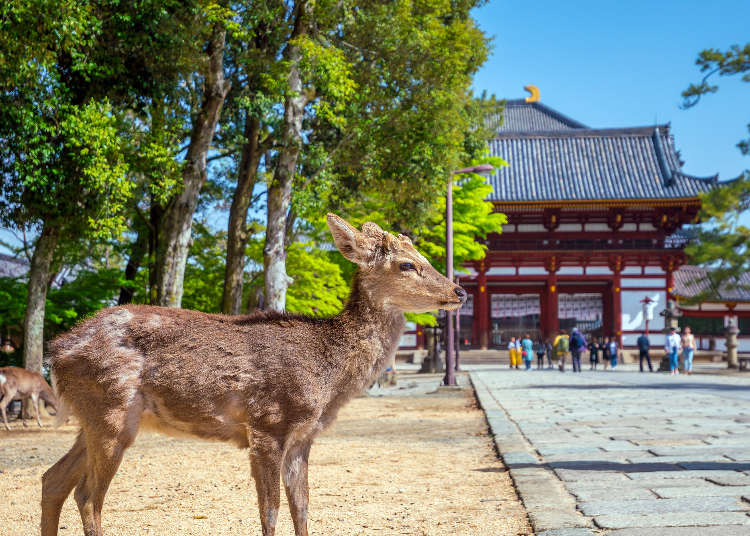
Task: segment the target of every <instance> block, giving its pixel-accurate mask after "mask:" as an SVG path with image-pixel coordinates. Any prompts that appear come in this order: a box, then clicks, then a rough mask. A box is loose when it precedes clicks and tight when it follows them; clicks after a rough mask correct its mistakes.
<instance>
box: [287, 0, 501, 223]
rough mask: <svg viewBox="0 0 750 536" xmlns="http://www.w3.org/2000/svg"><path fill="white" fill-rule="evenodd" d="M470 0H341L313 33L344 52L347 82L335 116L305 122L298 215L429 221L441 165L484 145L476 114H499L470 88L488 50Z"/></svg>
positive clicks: (442, 176) (446, 168) (449, 165)
mask: <svg viewBox="0 0 750 536" xmlns="http://www.w3.org/2000/svg"><path fill="white" fill-rule="evenodd" d="M331 3H332V2H331ZM479 3H480V2H474V1H467V2H445V1H442V0H425V1H420V2H369V3H357V2H351V3H348V4H347V3H344V7H341V10H340V12H339V14H338V16H337V17H336V20H337V21H338V23H337V24H336V25H332V26H331V28H330V29H329V30H327V31H325V30H322V31H321V32H320V34H319V35H318V36H317V39H318V40H320V41H323V42H324V43H326V44H330V45H334V46H336V47H337V49H338V50H339V51H340V53H339V54H344V55H345V57H346V60H347V61H348V63H349V68H348V71H349V72H350V73H351V82H352V84H353V87H354V88H356V89H355V91H354V92H353V93H351V94H349V93H347V95H346V99H345V101H344V102H343V107H339V108H338V111H337V120H338V121H337V122H331V121H330V120H329V118H328V117H327V116H324V115H319V116H314V117H311V118H310V119H309V124H310V129H311V133H310V136H309V140H310V143H309V144H308V146H307V147H306V150H305V153H304V155H303V172H302V175H303V177H304V180H305V182H306V185H307V187H309V188H310V189H311V192H310V193H309V194H308V195H307V197H306V199H304V200H302V199H295V203H297V201H300V203H299V204H298V205H296V206H299V207H300V213H301V214H303V215H304V217H306V218H313V219H314V218H316V217H317V215H318V214H320V212H321V208H325V209H326V210H332V211H334V212H337V213H339V214H343V215H345V216H347V217H351V218H352V219H354V220H360V219H362V218H363V217H364V215H366V214H368V213H372V212H375V211H377V212H378V213H380V214H382V216H383V219H384V220H385V221H387V222H388V223H389V224H390V225H393V226H394V227H395V228H396V229H399V230H403V231H407V230H410V229H414V228H416V227H418V226H421V225H424V223H425V222H426V221H428V220H429V219H430V217H431V216H432V214H433V211H434V209H435V204H434V200H435V199H436V198H437V197H439V196H441V195H442V191H443V190H444V184H445V181H446V179H447V177H448V175H449V174H450V171H451V170H453V169H456V168H457V167H459V163H461V162H467V161H471V160H473V159H475V158H478V157H479V156H481V154H482V153H483V152H484V150H485V148H486V140H487V138H488V135H487V134H488V131H487V130H486V129H485V128H484V127H485V125H484V119H485V115H486V114H487V113H488V112H489V111H490V108H492V110H493V111H495V112H497V111H499V103H497V101H495V100H494V99H484V100H482V99H475V98H474V97H473V96H472V94H471V92H470V86H471V80H472V75H473V74H474V73H475V72H476V70H477V69H478V68H479V67H480V66H481V64H482V63H483V62H484V60H485V59H486V57H487V54H488V50H489V42H488V39H487V38H486V37H485V36H484V34H483V33H482V32H481V31H480V30H479V29H478V28H477V27H476V26H475V24H474V21H473V20H472V18H471V17H470V15H469V10H470V9H471V8H472V7H474V6H476V5H477V4H479ZM338 4H339V5H340V4H342V3H338ZM354 6H356V7H354ZM337 57H338V56H337Z"/></svg>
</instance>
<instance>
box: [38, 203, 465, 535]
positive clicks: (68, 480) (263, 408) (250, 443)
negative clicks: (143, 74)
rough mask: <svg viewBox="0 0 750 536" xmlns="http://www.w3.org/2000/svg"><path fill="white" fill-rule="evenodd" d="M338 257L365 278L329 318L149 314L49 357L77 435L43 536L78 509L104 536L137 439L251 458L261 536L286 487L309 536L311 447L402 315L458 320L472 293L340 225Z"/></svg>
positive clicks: (378, 358)
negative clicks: (213, 447)
mask: <svg viewBox="0 0 750 536" xmlns="http://www.w3.org/2000/svg"><path fill="white" fill-rule="evenodd" d="M328 225H329V227H330V230H331V233H332V234H333V239H334V242H335V244H336V246H337V247H338V249H339V251H341V253H342V254H343V255H344V257H346V258H347V259H349V260H350V261H352V262H354V263H356V264H358V265H359V268H358V270H357V273H356V275H355V276H354V283H353V288H352V293H351V296H350V298H349V300H348V302H347V304H346V306H345V308H344V310H343V311H342V312H341V313H340V314H338V315H336V316H334V317H332V318H311V317H306V316H297V315H289V314H280V313H256V314H253V315H250V316H223V315H214V314H206V313H200V312H196V311H187V310H179V309H165V308H160V307H150V306H123V307H114V308H111V309H107V310H104V311H102V312H100V313H99V314H97V315H96V316H94V317H92V318H90V319H88V320H85V321H84V322H82V323H81V324H79V325H78V326H76V327H75V328H74V329H73V330H72V331H70V332H69V333H67V334H64V335H61V336H60V337H58V338H57V339H56V340H55V341H54V342H53V344H52V358H51V361H52V371H53V378H54V379H53V384H54V386H55V390H56V392H57V393H58V396H59V398H60V399H61V400H62V402H63V411H61V412H60V413H64V409H65V408H69V409H70V411H72V413H73V414H75V416H76V417H78V420H79V422H80V424H81V431H80V433H79V435H78V438H77V439H76V442H75V444H74V445H73V448H71V449H70V452H68V453H67V454H66V455H65V456H63V458H62V459H61V460H60V461H58V462H57V463H56V464H55V465H54V466H52V468H50V469H49V470H48V471H47V472H46V473H45V474H44V477H43V478H42V535H43V536H54V535H56V534H57V528H58V523H59V516H60V509H61V507H62V505H63V502H64V501H65V499H66V497H67V496H68V494H69V493H70V492H71V490H72V489H73V488H75V493H74V497H75V500H76V503H77V504H78V509H79V510H80V513H81V518H82V520H83V527H84V532H85V534H86V535H87V536H101V534H102V528H101V511H102V504H103V502H104V495H105V493H106V492H107V487H108V486H109V483H110V481H111V479H112V477H113V476H114V474H115V472H116V471H117V468H118V466H119V464H120V461H121V460H122V456H123V453H124V452H125V449H127V448H128V447H129V446H130V445H131V444H132V443H133V440H134V439H135V437H136V434H137V433H138V429H139V428H141V427H150V428H155V429H157V430H160V431H163V432H165V433H168V434H181V435H190V436H194V437H199V438H203V439H213V440H220V441H228V442H231V443H234V444H235V445H237V446H238V447H240V448H247V449H249V450H250V466H251V473H252V476H253V478H254V479H255V485H256V489H257V493H258V504H259V508H260V520H261V526H262V529H263V535H264V536H272V535H273V534H274V531H275V526H276V517H277V514H278V509H279V500H280V489H279V488H280V484H279V477H280V475H281V476H283V482H284V486H285V489H286V495H287V499H288V502H289V507H290V511H291V515H292V521H293V523H294V531H295V534H296V535H297V536H306V535H307V507H308V482H307V464H308V456H309V453H310V446H311V444H312V442H313V440H314V438H315V437H316V436H317V435H318V434H319V433H320V432H321V431H322V430H324V429H325V428H326V427H327V426H329V425H330V424H331V423H332V422H333V421H334V419H335V418H336V414H337V413H338V411H339V409H340V408H341V406H343V405H344V404H345V403H346V402H347V401H349V400H350V399H351V398H352V397H353V396H355V395H356V394H358V393H360V392H361V391H362V390H363V389H364V388H365V387H367V386H369V385H370V384H371V383H372V381H373V380H374V379H375V378H376V377H377V376H378V375H379V374H380V372H382V370H383V368H384V364H385V363H386V362H387V361H388V359H389V358H390V357H392V355H393V354H394V353H395V351H396V348H397V346H398V342H399V338H400V337H401V333H402V331H403V329H404V323H405V322H404V315H403V313H404V312H426V311H432V310H435V309H438V308H443V309H451V310H452V309H457V308H458V307H460V306H461V304H462V303H463V302H464V301H465V300H466V293H465V291H464V290H463V289H462V288H461V287H459V286H457V285H455V284H453V283H452V282H451V281H449V280H448V279H446V278H445V277H443V276H442V275H441V274H440V273H438V272H437V271H436V270H435V269H434V268H433V267H432V266H430V264H429V263H428V262H427V260H426V259H425V258H424V257H423V256H422V255H420V254H419V253H418V252H417V251H416V250H415V249H414V247H413V246H412V243H411V241H410V240H409V238H407V237H405V236H403V235H399V236H398V237H396V236H393V235H391V234H390V233H387V232H384V231H383V230H382V229H381V228H380V227H378V226H377V225H376V224H374V223H365V224H364V225H363V226H362V231H361V232H360V231H358V230H357V229H355V228H354V227H352V226H351V225H349V224H348V223H347V222H346V221H344V220H343V219H341V218H339V217H338V216H335V215H333V214H329V215H328Z"/></svg>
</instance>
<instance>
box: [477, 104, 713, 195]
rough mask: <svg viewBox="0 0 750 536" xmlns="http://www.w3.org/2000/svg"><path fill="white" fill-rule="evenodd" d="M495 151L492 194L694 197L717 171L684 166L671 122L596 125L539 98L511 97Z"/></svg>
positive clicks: (708, 186) (494, 143)
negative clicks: (497, 161) (500, 162)
mask: <svg viewBox="0 0 750 536" xmlns="http://www.w3.org/2000/svg"><path fill="white" fill-rule="evenodd" d="M490 153H491V154H492V156H499V157H501V158H503V159H504V160H505V161H506V162H508V166H504V167H501V168H499V169H497V170H496V171H495V173H494V175H493V176H491V177H490V179H489V181H490V184H491V185H492V186H493V194H492V195H491V197H490V200H491V201H511V202H513V201H515V202H518V201H529V202H534V201H570V200H582V201H584V200H621V199H622V200H627V199H633V200H637V199H684V198H695V197H697V196H698V194H699V193H701V192H706V191H708V190H710V189H711V188H712V187H713V185H714V184H716V182H717V178H718V177H717V176H714V177H708V178H698V177H693V176H690V175H687V174H685V173H683V172H682V169H681V164H680V161H679V157H678V155H677V153H676V151H675V149H674V140H673V138H672V136H671V134H670V133H669V125H657V126H651V127H635V128H613V129H591V128H587V127H586V126H584V125H582V124H581V123H578V122H577V121H574V120H572V119H570V118H567V117H566V116H564V115H562V114H560V113H559V112H556V111H555V110H552V109H551V108H548V107H547V106H544V105H543V104H541V103H538V102H534V103H526V102H524V101H518V100H514V101H508V102H507V103H506V110H505V122H504V124H503V126H501V127H499V128H498V129H497V136H496V137H495V138H494V139H492V140H490Z"/></svg>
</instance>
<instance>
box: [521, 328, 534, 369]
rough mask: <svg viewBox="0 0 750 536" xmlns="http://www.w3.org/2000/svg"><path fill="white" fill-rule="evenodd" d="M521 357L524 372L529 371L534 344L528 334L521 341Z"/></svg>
mask: <svg viewBox="0 0 750 536" xmlns="http://www.w3.org/2000/svg"><path fill="white" fill-rule="evenodd" d="M521 357H522V358H523V363H524V365H526V370H530V369H531V360H532V359H534V342H533V341H532V340H531V337H530V336H529V334H528V333H527V334H526V335H525V336H524V338H523V339H522V340H521Z"/></svg>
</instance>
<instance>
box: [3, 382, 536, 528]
mask: <svg viewBox="0 0 750 536" xmlns="http://www.w3.org/2000/svg"><path fill="white" fill-rule="evenodd" d="M400 394H401V396H390V395H388V394H387V393H386V394H385V396H379V397H364V398H357V399H355V400H353V401H352V402H351V403H350V404H349V405H348V406H347V407H345V408H344V409H343V410H342V411H341V414H340V416H339V419H338V421H337V422H336V424H335V425H334V426H333V427H332V428H331V429H330V430H328V431H327V432H326V433H325V434H323V435H322V436H321V437H320V438H318V440H317V441H316V442H315V444H314V445H313V448H312V454H311V460H310V488H311V491H310V513H309V528H310V532H311V534H318V535H365V534H366V535H370V534H377V535H397V534H398V535H401V534H409V535H412V534H413V535H426V536H439V535H490V534H491V535H493V536H499V535H509V536H510V535H513V536H520V535H529V534H532V532H531V529H530V528H529V524H528V520H527V518H526V514H525V512H524V510H523V507H522V506H521V503H520V501H519V500H518V498H517V496H516V493H515V491H514V489H513V487H512V484H511V480H510V477H509V475H508V473H507V472H506V471H505V468H504V467H503V465H502V463H501V462H499V461H498V460H497V458H496V456H495V453H494V451H493V449H492V446H491V442H490V439H489V438H488V436H487V428H486V423H485V421H484V417H483V415H482V413H481V411H480V410H478V409H477V408H476V405H475V402H474V399H473V397H472V396H471V394H470V392H468V391H461V392H452V393H447V394H446V393H440V394H420V395H417V396H409V395H407V396H404V393H403V392H402V393H400ZM11 426H12V428H13V430H12V431H11V432H6V431H5V430H2V431H0V534H2V535H8V536H30V535H34V534H38V530H39V529H38V527H39V510H40V509H39V500H40V493H41V485H40V478H41V475H42V473H43V472H44V471H45V470H46V469H47V468H48V467H49V466H50V465H51V464H53V463H54V462H55V461H57V459H58V458H60V457H61V456H62V455H63V454H64V453H65V452H66V451H67V449H68V448H70V446H71V445H72V443H73V440H74V437H75V433H76V430H75V427H73V426H66V427H63V428H60V429H57V430H54V429H52V428H49V427H47V428H45V429H43V430H40V429H39V428H37V427H36V423H33V422H29V427H28V428H27V429H24V428H23V427H22V426H21V424H20V423H17V422H13V423H12V424H11ZM283 496H284V494H283V493H282V497H283ZM60 524H61V529H62V530H60V534H61V535H63V536H64V535H76V534H81V533H82V529H81V523H80V518H79V516H78V511H77V509H76V506H75V503H74V501H73V500H72V497H71V498H69V499H68V501H67V502H66V503H65V507H64V508H63V513H62V517H61V522H60ZM103 525H104V531H105V533H106V534H108V535H110V536H114V535H136V534H138V535H141V534H149V535H165V536H166V535H175V534H180V535H195V536H198V535H201V536H207V535H216V534H237V535H239V534H242V535H248V534H249V535H260V534H261V531H260V522H259V519H258V513H257V502H256V497H255V487H254V485H253V484H252V481H251V480H250V476H249V462H248V461H247V453H246V452H243V451H240V450H237V449H235V448H234V447H231V446H229V445H225V444H221V443H209V442H203V441H198V440H189V439H175V438H167V437H164V436H158V435H151V434H143V435H141V436H140V437H139V438H138V440H137V441H136V443H135V444H134V445H133V447H131V448H130V449H129V450H128V451H127V453H126V455H125V459H124V461H123V464H122V465H121V467H120V470H119V471H118V473H117V475H116V476H115V478H114V480H113V481H112V485H111V487H110V490H109V493H108V494H107V500H106V502H105V505H104V512H103ZM276 533H277V534H278V535H284V536H286V535H292V534H294V530H293V528H292V524H291V519H290V517H289V512H288V510H287V507H286V500H285V498H282V505H281V511H280V514H279V521H278V525H277V531H276Z"/></svg>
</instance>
